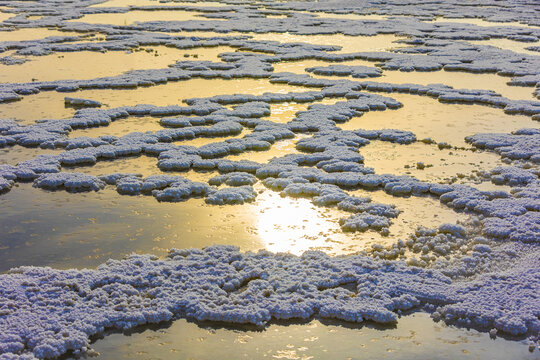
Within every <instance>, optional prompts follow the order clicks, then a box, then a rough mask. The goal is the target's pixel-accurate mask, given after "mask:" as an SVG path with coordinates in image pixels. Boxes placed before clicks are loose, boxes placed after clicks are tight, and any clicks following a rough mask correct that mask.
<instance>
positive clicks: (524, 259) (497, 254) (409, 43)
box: [0, 0, 540, 359]
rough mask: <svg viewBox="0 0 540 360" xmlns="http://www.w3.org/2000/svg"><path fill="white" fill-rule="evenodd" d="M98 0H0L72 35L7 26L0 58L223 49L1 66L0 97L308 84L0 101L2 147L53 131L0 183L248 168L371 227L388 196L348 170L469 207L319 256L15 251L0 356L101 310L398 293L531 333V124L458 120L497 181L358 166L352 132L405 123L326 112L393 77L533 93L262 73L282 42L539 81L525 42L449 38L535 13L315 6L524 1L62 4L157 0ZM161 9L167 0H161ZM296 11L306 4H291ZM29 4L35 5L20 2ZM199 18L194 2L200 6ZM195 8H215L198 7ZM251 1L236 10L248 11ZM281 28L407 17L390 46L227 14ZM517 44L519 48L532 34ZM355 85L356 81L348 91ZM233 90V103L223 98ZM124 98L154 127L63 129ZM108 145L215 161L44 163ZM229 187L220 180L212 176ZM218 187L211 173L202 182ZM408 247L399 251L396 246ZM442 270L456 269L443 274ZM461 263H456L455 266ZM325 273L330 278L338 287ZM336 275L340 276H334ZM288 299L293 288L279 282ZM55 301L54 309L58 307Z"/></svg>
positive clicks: (288, 310)
mask: <svg viewBox="0 0 540 360" xmlns="http://www.w3.org/2000/svg"><path fill="white" fill-rule="evenodd" d="M100 2H102V1H98V0H96V1H87V2H80V1H75V2H72V3H70V5H69V6H63V7H58V6H56V4H55V3H53V2H51V1H48V0H44V1H40V2H39V4H34V3H32V4H24V3H21V2H11V1H8V2H7V3H6V4H5V6H8V9H7V10H5V11H7V12H13V13H15V15H16V16H14V17H13V18H10V19H8V20H6V21H4V22H3V23H2V25H3V26H9V28H8V27H4V28H1V30H2V31H6V30H8V31H9V30H15V29H18V28H34V27H42V26H53V27H59V28H60V29H61V30H65V31H78V32H80V33H81V35H80V36H60V37H48V38H45V39H40V40H31V41H22V42H0V52H5V51H11V50H15V53H14V56H5V57H2V58H0V62H2V64H5V65H10V66H17V65H18V64H20V63H22V61H23V60H24V61H26V58H22V57H21V56H28V55H31V56H43V55H48V54H52V53H59V52H68V51H133V50H135V49H137V48H138V47H144V46H158V45H165V46H170V47H175V48H178V49H192V48H196V47H213V46H230V47H233V48H237V49H238V50H239V52H234V53H223V54H221V55H220V58H221V60H222V62H208V61H206V62H204V61H179V62H177V63H175V64H172V65H171V66H169V67H168V68H165V69H155V70H139V71H132V72H128V73H124V74H122V75H119V76H113V77H108V78H100V79H92V80H85V81H78V80H65V81H53V82H33V83H27V84H6V83H4V84H0V102H5V101H17V100H20V99H22V97H24V96H32V94H36V93H39V92H41V91H50V90H54V91H59V92H76V91H78V90H84V89H101V88H110V89H121V88H136V87H140V86H154V85H159V84H163V83H165V82H168V81H183V80H188V79H192V78H220V79H232V78H246V77H247V78H267V79H269V80H270V81H271V82H273V83H285V84H290V85H298V86H304V87H309V88H312V91H309V92H303V93H289V94H263V95H261V96H254V95H241V94H237V95H224V96H215V97H212V98H206V99H190V100H187V101H186V103H187V106H169V107H156V106H151V105H137V106H134V107H121V108H116V109H81V110H78V111H77V113H76V114H75V116H74V117H73V118H71V119H64V120H40V121H38V122H36V123H35V124H32V125H27V126H24V125H20V124H19V123H17V122H16V121H13V120H6V119H3V120H0V147H11V146H13V145H21V146H26V147H36V146H39V147H41V148H62V149H64V150H65V151H64V152H62V153H59V154H57V155H39V156H37V157H36V158H34V159H31V160H28V161H24V162H22V163H20V164H16V165H15V164H13V165H0V193H1V192H6V191H9V190H10V189H11V188H12V187H13V185H14V184H15V182H21V181H33V182H34V186H36V187H40V188H44V189H48V190H60V189H64V190H67V191H99V190H101V189H102V188H103V187H105V186H106V185H109V186H115V187H116V189H117V191H118V192H119V193H121V194H126V195H138V194H144V195H152V196H154V197H155V198H156V199H157V200H159V201H184V200H187V199H189V198H191V197H203V198H205V201H206V202H207V203H210V204H217V205H223V204H238V203H243V202H246V201H252V200H254V199H255V197H256V192H255V191H254V190H253V188H252V187H251V185H253V184H254V183H255V182H257V181H259V180H261V181H262V183H263V184H264V185H265V186H266V187H268V188H270V189H273V190H275V191H279V192H280V193H281V194H282V195H283V196H294V197H307V198H310V199H311V200H312V201H313V202H314V203H315V204H316V205H319V206H330V207H332V206H335V207H337V208H339V209H340V210H343V211H347V212H350V213H351V216H350V217H348V218H344V219H342V220H341V221H340V225H341V226H342V229H343V230H344V231H366V230H374V231H379V232H381V233H382V234H387V233H388V229H389V226H390V225H391V223H392V219H394V218H395V217H397V216H399V209H396V208H395V207H394V206H392V205H386V204H376V203H372V202H371V199H369V198H359V197H354V196H351V195H349V194H348V192H347V191H348V190H349V189H356V188H366V189H381V190H383V191H385V192H387V193H389V194H392V195H394V196H432V197H435V198H439V199H440V201H441V202H442V203H444V204H446V205H448V206H449V207H451V208H454V209H456V210H457V211H466V212H467V213H469V214H471V215H472V220H471V223H469V224H466V226H462V225H458V224H444V225H442V226H440V227H439V228H438V229H424V228H419V229H417V230H416V232H415V233H414V234H413V235H412V236H411V237H410V238H408V239H404V240H400V239H398V240H396V241H395V242H394V243H393V244H392V245H389V246H382V245H379V244H374V245H373V247H372V249H369V251H367V252H366V253H365V254H361V255H355V256H346V257H328V256H327V255H324V254H322V253H318V252H307V253H305V254H304V255H302V256H300V257H296V256H292V255H287V254H272V253H268V252H260V253H258V254H251V253H246V254H243V253H239V252H238V249H236V248H232V247H224V246H217V247H210V248H207V249H203V250H193V249H192V250H171V253H170V256H169V258H167V259H164V260H160V259H157V258H156V257H153V256H152V255H133V256H131V257H129V258H127V259H125V260H122V261H115V260H110V261H108V262H107V263H106V264H103V265H102V266H100V267H99V268H98V269H97V270H66V271H60V270H53V269H50V268H37V267H23V268H17V269H12V270H11V271H9V272H8V273H7V274H3V275H0V283H2V284H3V286H2V287H0V329H1V331H0V359H15V358H23V359H24V358H28V359H30V358H36V357H37V358H48V357H58V356H60V355H62V354H64V353H65V352H67V351H70V350H73V351H74V352H75V353H79V352H84V351H86V350H87V349H88V338H89V336H91V335H93V334H98V333H102V332H103V331H104V329H105V328H111V327H112V328H118V329H127V328H131V327H133V326H136V325H139V324H144V323H155V322H159V321H163V320H169V319H171V318H173V317H178V316H180V317H186V318H193V319H195V320H199V321H202V320H218V321H224V322H230V323H252V324H256V325H264V324H265V323H266V322H268V321H269V320H271V319H289V318H300V319H306V318H310V317H312V316H319V317H325V318H338V319H341V320H346V321H353V322H360V321H363V320H372V321H376V322H382V323H385V322H394V321H396V320H397V315H396V313H398V312H399V311H401V310H406V309H412V308H418V307H419V306H420V305H424V306H425V309H427V310H428V311H433V318H434V319H435V320H439V319H442V320H444V321H447V322H452V323H457V324H459V325H462V326H467V327H468V326H475V327H479V328H485V329H490V328H494V329H498V330H499V331H501V332H506V333H510V334H524V333H527V332H529V333H532V334H533V335H534V334H536V336H537V334H538V330H539V329H540V324H539V322H538V318H539V315H540V314H539V313H538V309H539V306H538V295H537V294H538V293H540V288H539V286H540V285H539V284H540V281H539V280H540V275H539V273H538V266H537V264H538V263H539V260H540V259H539V252H538V249H537V244H538V241H539V240H540V226H539V224H540V217H539V216H538V211H539V210H540V203H539V201H540V196H539V193H540V191H539V188H540V182H539V180H538V175H539V174H538V170H537V165H538V163H539V162H540V153H539V149H540V146H539V139H540V137H539V136H540V133H539V132H538V129H520V130H518V131H515V132H513V133H512V134H476V135H471V136H468V137H467V138H466V140H467V141H468V142H469V143H470V144H471V145H472V146H474V147H476V148H479V149H484V150H487V151H495V152H496V153H498V154H499V155H500V156H501V157H502V158H503V160H504V161H506V162H507V163H508V166H505V167H498V168H495V169H492V170H491V171H490V172H488V173H487V175H486V176H487V177H488V178H489V179H490V180H491V181H492V182H494V183H495V184H501V185H502V184H505V185H509V186H511V187H512V188H511V191H510V192H506V191H480V190H478V189H475V188H473V187H470V186H465V185H443V184H436V183H428V182H422V181H419V180H417V179H414V178H412V177H408V176H395V175H389V174H375V173H374V171H373V169H371V168H368V167H364V166H363V164H362V163H363V157H362V155H361V154H360V153H359V151H360V152H361V147H362V146H364V145H366V144H367V143H369V142H370V141H391V142H395V143H398V144H402V145H403V146H406V145H407V144H410V143H413V142H415V141H416V137H415V135H414V134H412V133H410V132H408V131H403V130H388V129H385V130H378V131H371V130H370V131H366V130H362V129H358V130H355V131H341V130H340V129H339V128H338V127H337V126H336V123H340V122H346V121H348V120H350V119H351V118H352V117H355V116H361V115H362V114H363V113H364V112H366V111H375V110H386V109H395V108H398V107H400V106H402V104H401V103H399V102H398V101H396V100H394V99H392V98H390V97H384V96H380V95H375V94H370V93H368V92H374V91H375V92H387V93H392V92H405V93H410V94H417V95H420V96H430V97H434V98H437V99H438V100H439V101H441V102H451V103H453V102H458V103H459V102H464V103H473V104H479V105H487V106H495V107H499V108H501V109H503V110H504V111H505V112H506V113H509V114H523V115H527V116H531V117H532V118H533V119H535V120H540V103H538V102H535V101H516V100H510V99H506V98H504V97H502V96H500V95H499V94H496V93H494V92H493V91H485V90H471V89H453V88H451V87H449V86H445V85H443V84H430V85H427V86H423V85H415V84H389V83H383V82H375V81H353V80H328V79H315V78H312V77H310V76H309V75H307V74H306V75H299V74H290V73H274V72H273V67H272V64H274V63H278V62H281V61H294V60H304V59H313V60H322V61H329V62H336V63H339V62H343V61H350V60H354V59H361V60H367V61H373V62H374V63H376V64H374V65H375V66H376V67H357V66H344V65H339V64H336V65H330V66H326V67H315V68H311V69H307V71H308V72H312V73H314V74H322V75H337V76H349V75H350V76H352V77H353V78H355V77H357V78H362V77H376V76H379V75H380V74H381V70H383V71H384V70H401V71H439V70H445V71H466V72H473V73H486V72H487V73H497V74H498V75H501V76H510V77H512V79H511V80H510V82H509V84H511V85H516V86H529V87H536V89H535V90H534V94H535V96H536V97H538V98H540V92H539V89H540V78H539V74H538V68H540V56H534V55H529V54H517V53H514V52H512V51H508V50H501V49H497V48H494V47H490V46H484V45H473V44H470V43H467V42H466V41H467V40H487V39H490V38H505V39H509V40H515V41H521V42H533V41H537V40H538V38H539V37H540V30H539V29H537V28H534V27H526V26H523V27H516V26H498V27H481V26H476V25H472V24H458V23H452V22H448V23H425V22H422V21H419V20H418V19H416V18H414V17H393V18H390V19H388V20H372V19H370V20H346V19H336V18H334V19H332V18H331V15H330V14H326V15H325V16H327V17H328V18H326V17H325V16H323V17H317V16H316V15H315V13H316V12H327V13H347V14H349V13H353V14H368V13H371V12H373V13H376V14H380V15H390V16H395V15H413V16H415V17H421V18H423V19H424V20H428V19H432V18H433V17H434V16H440V15H443V16H446V17H457V18H463V17H468V16H469V15H468V14H470V11H471V8H472V7H474V12H475V15H476V16H477V17H479V18H485V19H487V20H491V21H502V22H510V21H521V22H522V23H524V24H525V23H528V24H530V25H540V23H538V19H537V18H536V17H534V15H533V12H531V11H530V9H528V8H527V5H526V4H524V3H520V2H506V3H505V6H504V7H499V4H496V3H493V4H492V5H491V6H489V7H486V6H484V5H485V1H482V2H468V3H467V4H466V6H464V4H463V3H462V2H456V1H445V2H444V3H441V4H438V6H437V7H436V9H435V8H434V7H432V6H430V4H415V5H414V6H407V5H406V4H401V3H396V2H393V3H388V2H381V3H377V2H373V7H370V10H369V11H368V10H366V9H364V8H363V7H357V6H355V4H351V3H350V2H344V3H343V4H341V5H339V3H338V4H336V3H332V6H331V7H328V6H327V4H326V3H324V2H316V3H307V2H303V3H290V2H284V3H272V4H266V5H265V6H266V7H267V10H268V9H273V10H274V11H275V12H276V13H279V12H287V15H288V17H287V18H283V19H271V18H266V17H265V16H264V14H263V13H262V12H261V10H260V9H255V8H249V7H245V6H243V5H242V4H241V3H240V2H236V3H235V4H234V5H228V6H225V7H219V8H211V7H205V8H198V7H197V6H195V5H194V6H184V5H182V6H175V9H178V10H197V11H201V12H203V17H201V20H200V21H187V22H159V21H156V22H147V23H138V24H134V25H131V26H123V27H122V26H120V27H118V26H111V25H101V24H100V25H92V24H84V23H80V22H67V20H71V19H77V18H80V17H81V16H82V15H83V14H92V13H125V12H126V11H129V10H142V11H153V10H160V9H162V8H164V7H163V6H162V7H160V6H159V5H156V6H148V7H136V6H135V7H131V8H130V9H127V8H88V7H87V6H89V5H91V4H97V3H100ZM166 9H171V8H170V7H167V8H166ZM294 10H301V11H306V12H313V14H309V13H295V12H290V11H294ZM27 15H33V16H39V15H44V17H43V18H41V19H37V20H30V19H27V18H26V16H27ZM205 17H206V19H205ZM213 18H221V19H227V21H212V19H213ZM247 19H249V20H247ZM180 30H182V31H185V30H187V31H189V30H192V31H200V30H202V31H204V30H213V31H219V32H222V33H223V36H209V37H204V38H203V37H190V36H174V35H167V34H157V33H152V31H168V32H174V31H180ZM230 31H239V32H252V31H255V32H259V33H264V32H284V31H289V32H292V33H296V34H306V35H308V34H332V33H342V34H346V35H368V36H372V35H376V34H382V33H386V34H388V33H394V34H400V35H406V36H408V38H407V39H404V40H401V41H400V43H401V44H404V45H406V46H405V47H400V48H396V49H394V50H393V51H391V52H358V53H353V54H346V53H337V52H336V51H337V50H339V47H337V46H328V45H310V44H301V43H295V44H290V43H279V42H261V41H254V40H252V39H250V37H249V33H246V36H228V35H227V32H230ZM98 32H99V33H101V34H105V35H106V36H107V38H106V40H105V41H85V39H87V38H89V36H91V35H92V34H95V33H98ZM535 48H536V47H534V46H532V47H529V50H531V51H535ZM366 91H367V92H366ZM332 97H340V98H345V99H346V101H340V102H338V103H336V104H334V105H321V104H315V105H310V106H309V108H308V110H307V111H305V112H299V113H297V114H296V116H295V118H294V119H292V120H291V121H290V122H288V123H286V124H276V123H272V122H270V121H268V120H265V119H264V117H265V116H268V115H269V114H270V106H269V105H270V104H271V103H276V102H277V103H279V102H313V101H317V100H322V99H325V98H332ZM66 104H67V105H70V106H92V107H93V106H95V107H97V106H99V105H100V104H99V102H96V101H95V100H92V99H82V98H75V97H68V98H66ZM230 104H233V105H234V108H233V109H232V110H230V109H227V108H225V107H224V105H230ZM128 116H153V117H156V118H159V121H160V123H161V125H163V126H164V127H165V128H164V129H163V130H160V131H157V132H154V133H131V134H128V135H126V136H123V137H115V136H109V135H105V136H101V137H99V138H90V137H70V136H69V134H70V132H71V131H72V130H73V129H77V128H87V127H93V126H107V125H108V124H110V123H111V122H112V121H121V119H122V118H125V117H128ZM244 128H249V129H251V130H252V131H251V133H249V134H248V135H246V136H244V137H243V138H240V139H229V140H226V141H222V142H215V143H212V144H209V145H205V146H202V147H198V148H196V147H192V146H182V145H174V144H172V142H177V141H182V140H188V139H193V138H197V137H216V136H228V135H237V134H239V133H240V132H241V131H242V130H243V129H244ZM295 133H310V134H311V135H312V136H311V137H309V138H305V139H302V140H300V141H297V142H296V147H297V150H298V151H300V153H298V154H290V155H287V156H284V157H281V158H274V159H272V160H271V161H270V162H269V163H267V164H260V163H256V162H252V161H245V160H243V161H232V160H225V159H223V157H224V156H228V155H231V154H238V153H241V152H245V151H264V150H268V149H269V148H270V147H271V146H272V145H273V144H275V143H276V142H278V141H280V140H283V139H292V138H294V136H295ZM126 156H156V157H158V166H159V167H160V169H161V170H175V171H189V170H191V169H195V170H198V171H201V170H217V171H219V172H220V173H221V174H220V175H218V176H216V177H214V178H212V179H211V180H210V181H209V184H207V183H200V182H193V181H191V180H188V179H186V178H184V177H182V176H176V175H175V176H169V175H155V176H149V177H146V178H143V177H142V176H141V175H140V174H123V173H115V174H105V175H103V176H91V175H85V174H80V173H66V172H61V168H62V167H63V166H77V165H82V164H94V163H96V162H97V161H101V160H104V159H109V160H110V159H120V158H123V157H126ZM223 184H225V185H228V187H222V185H223ZM216 186H219V188H218V187H216ZM408 252H410V253H412V254H413V256H412V257H409V258H408V260H407V265H406V264H405V263H403V262H401V261H396V259H402V258H404V254H405V253H408ZM456 279H460V280H461V281H455V280H456ZM463 280H466V281H463ZM343 285H347V288H345V287H344V286H343ZM349 285H354V286H355V288H356V291H350V290H348V289H349V288H350V286H349ZM291 299H292V300H291ZM66 309H69V310H68V311H66Z"/></svg>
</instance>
